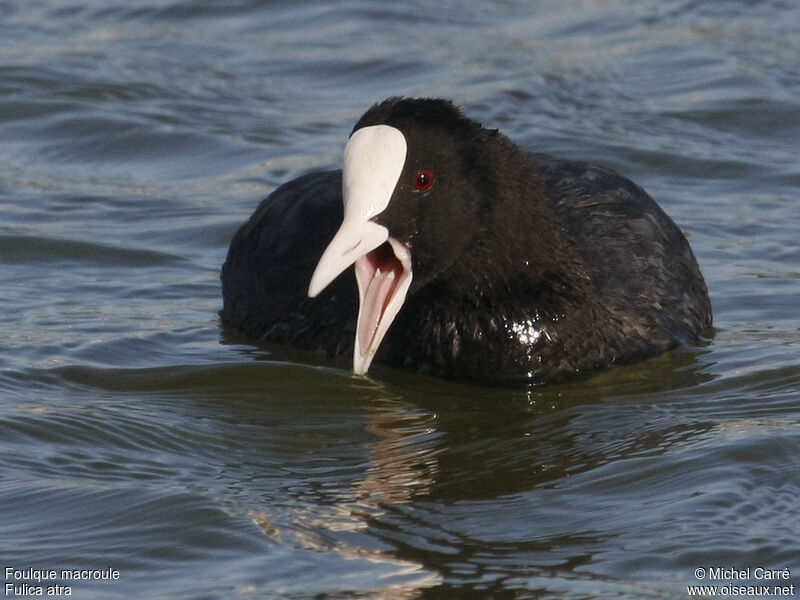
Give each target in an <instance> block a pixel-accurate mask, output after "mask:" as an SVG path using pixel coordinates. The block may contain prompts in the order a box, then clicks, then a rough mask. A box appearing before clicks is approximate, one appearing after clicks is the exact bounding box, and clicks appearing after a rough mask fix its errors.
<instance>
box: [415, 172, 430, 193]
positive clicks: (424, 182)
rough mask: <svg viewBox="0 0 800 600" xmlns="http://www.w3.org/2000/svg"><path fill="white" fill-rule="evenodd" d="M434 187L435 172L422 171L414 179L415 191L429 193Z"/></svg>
mask: <svg viewBox="0 0 800 600" xmlns="http://www.w3.org/2000/svg"><path fill="white" fill-rule="evenodd" d="M432 187H433V171H431V170H430V169H420V170H419V171H418V172H417V175H416V177H414V189H416V190H417V191H419V192H427V191H428V190H429V189H431V188H432Z"/></svg>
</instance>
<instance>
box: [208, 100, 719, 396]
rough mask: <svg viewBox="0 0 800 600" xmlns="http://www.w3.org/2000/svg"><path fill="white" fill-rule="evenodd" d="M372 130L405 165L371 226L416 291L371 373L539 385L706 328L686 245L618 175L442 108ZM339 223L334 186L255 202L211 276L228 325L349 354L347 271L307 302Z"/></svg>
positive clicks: (415, 110)
mask: <svg viewBox="0 0 800 600" xmlns="http://www.w3.org/2000/svg"><path fill="white" fill-rule="evenodd" d="M381 124H384V125H389V126H391V127H394V128H396V129H398V130H399V131H401V132H402V133H403V135H404V137H405V139H406V141H407V144H408V154H407V156H406V159H405V164H404V165H403V170H402V173H401V175H400V177H399V179H398V183H397V185H396V187H395V189H394V191H393V193H392V196H391V200H390V201H389V203H388V207H387V208H386V209H385V210H384V211H383V212H381V213H380V214H378V215H377V216H375V217H374V218H373V221H375V222H376V223H378V224H380V225H383V226H385V227H386V229H388V231H389V233H390V235H391V236H392V237H394V238H396V239H398V240H400V241H402V242H403V243H404V244H406V245H407V246H408V247H409V248H410V252H411V258H412V264H413V280H412V283H411V286H410V288H409V290H408V295H407V297H406V298H405V302H404V304H403V305H402V308H401V309H400V311H399V313H398V314H397V317H396V318H395V320H394V322H393V323H392V324H391V326H390V328H389V330H388V333H387V334H386V337H385V339H384V340H383V342H382V343H381V345H380V349H379V350H378V354H377V355H376V360H377V361H378V362H382V363H386V364H390V365H396V366H403V367H409V368H412V369H415V370H418V371H422V372H428V373H432V374H437V375H444V376H448V377H452V378H458V379H469V380H478V381H485V382H496V383H511V384H514V383H539V382H547V381H553V380H560V379H563V378H567V377H570V376H575V375H579V374H582V373H587V372H590V371H592V370H594V369H598V368H602V367H607V366H609V365H612V364H622V363H630V362H633V361H636V360H640V359H643V358H646V357H649V356H653V355H655V354H657V353H659V352H662V351H665V350H667V349H670V348H672V347H674V346H676V345H678V344H684V343H688V342H691V341H693V340H696V339H697V337H698V336H699V335H700V334H701V333H702V331H703V330H704V329H706V328H707V327H708V326H710V324H711V305H710V302H709V298H708V293H707V290H706V285H705V282H704V280H703V277H702V275H701V273H700V270H699V268H698V265H697V262H696V260H695V257H694V255H693V254H692V251H691V249H690V247H689V244H688V242H687V241H686V238H685V237H684V236H683V234H682V233H681V231H680V230H679V229H678V227H677V226H676V225H675V223H674V222H673V221H672V220H671V219H670V218H669V217H668V216H667V215H666V214H665V213H664V212H663V211H662V210H661V209H660V208H659V206H658V205H657V204H656V203H655V202H654V201H653V200H652V199H651V198H650V196H648V194H647V193H646V192H645V191H644V190H642V189H641V188H640V187H638V186H636V185H635V184H633V183H632V182H631V181H629V180H628V179H626V178H625V177H622V176H621V175H618V174H617V173H614V172H613V171H611V170H609V169H605V168H602V167H599V166H595V165H591V164H586V163H581V162H573V161H565V160H559V159H556V158H552V157H549V156H546V155H543V154H529V153H526V152H525V151H523V150H522V149H521V148H519V147H518V146H516V145H515V144H513V143H512V142H511V141H510V140H509V139H508V138H507V137H505V136H504V135H502V134H500V133H498V132H497V131H495V130H490V129H486V128H483V127H482V126H481V125H479V124H478V123H476V122H475V121H472V120H470V119H468V118H467V117H465V116H464V115H463V114H462V113H461V112H460V111H459V110H457V109H456V108H455V107H453V105H452V104H451V103H449V102H447V101H444V100H412V99H397V98H394V99H389V100H387V101H385V102H383V103H380V104H378V105H376V106H374V107H372V108H371V109H370V110H369V111H367V113H366V114H365V115H364V116H363V117H362V118H361V119H360V121H359V122H358V123H357V124H356V126H355V128H354V131H358V130H359V129H361V128H364V127H370V126H373V125H381ZM423 168H424V169H426V170H429V172H430V173H432V174H433V175H434V176H435V183H434V184H433V186H432V188H431V189H430V190H429V191H427V190H426V191H425V192H420V191H418V190H416V189H414V186H413V183H412V182H413V180H414V177H415V174H417V173H418V172H419V171H420V169H423ZM342 215H343V210H342V191H341V171H330V172H324V173H311V174H309V175H306V176H303V177H300V178H298V179H296V180H294V181H291V182H289V183H287V184H285V185H283V186H281V187H279V188H278V189H277V190H276V191H275V192H273V193H272V194H271V195H270V196H269V197H268V198H267V199H266V200H264V201H263V202H262V203H261V205H260V206H259V207H258V209H257V210H256V211H255V213H254V214H253V216H252V217H251V218H250V219H249V220H248V221H247V222H246V223H245V224H244V225H243V226H242V227H241V228H240V230H239V231H238V232H237V233H236V235H235V236H234V238H233V241H232V242H231V245H230V249H229V252H228V257H227V260H226V261H225V264H224V265H223V269H222V291H223V301H224V303H223V309H222V313H221V314H222V316H223V318H224V320H225V322H226V323H228V324H229V325H231V326H234V327H236V328H238V329H240V330H242V331H244V332H245V333H247V334H248V335H250V336H252V337H254V338H259V339H269V340H272V341H277V342H283V343H287V344H292V345H295V346H298V347H302V348H308V349H321V350H324V351H325V352H326V353H328V354H329V355H331V356H337V355H340V354H342V353H352V352H353V338H354V332H355V328H356V315H357V313H358V295H357V292H356V286H355V281H354V278H353V275H352V273H347V274H343V275H342V276H340V277H338V278H337V279H336V280H335V281H334V282H333V283H332V284H331V285H330V286H329V287H328V288H327V289H325V290H324V291H323V292H322V293H321V294H320V295H319V296H317V297H316V298H308V297H307V295H306V292H307V289H308V284H309V280H310V278H311V275H312V273H313V272H314V268H315V266H316V264H317V261H318V260H319V258H320V256H321V255H322V253H323V250H324V249H325V246H326V245H327V244H328V242H329V241H330V240H331V238H332V237H333V236H334V234H335V233H336V231H337V228H338V227H339V225H340V224H341V222H342ZM384 246H385V247H386V248H382V249H380V248H379V249H378V250H376V252H381V251H383V252H390V250H388V244H384Z"/></svg>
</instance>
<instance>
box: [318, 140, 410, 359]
mask: <svg viewBox="0 0 800 600" xmlns="http://www.w3.org/2000/svg"><path fill="white" fill-rule="evenodd" d="M405 154H406V143H405V138H404V136H403V135H402V133H400V131H398V130H397V129H395V128H393V127H389V126H387V125H376V126H371V127H365V128H363V129H359V130H357V131H356V132H355V133H353V135H352V136H351V138H350V141H349V142H348V144H347V147H346V148H345V155H344V166H343V169H342V197H343V200H344V220H343V221H342V225H341V227H339V231H337V232H336V235H335V236H333V239H332V240H331V243H330V244H329V245H328V247H327V248H326V249H325V252H323V253H322V257H321V258H320V259H319V263H317V268H316V269H315V270H314V274H313V275H312V277H311V282H310V284H309V286H308V295H309V296H310V297H312V298H313V297H315V296H316V295H317V294H319V293H320V292H321V291H322V290H324V289H325V288H326V287H327V286H328V284H330V282H331V281H333V280H334V279H335V278H336V277H337V276H338V275H339V274H340V273H342V271H344V270H345V269H347V268H348V267H349V266H350V265H352V264H355V271H356V281H357V282H358V299H359V305H358V321H357V323H356V339H355V348H354V350H353V372H355V373H356V374H357V375H363V374H364V373H366V372H367V370H368V369H369V365H370V363H372V359H373V358H374V357H375V353H376V352H377V351H378V348H379V347H380V344H381V342H382V341H383V338H384V336H385V335H386V332H387V331H388V330H389V326H390V325H391V324H392V321H394V318H395V317H396V316H397V313H398V312H399V311H400V307H402V306H403V302H405V298H406V294H407V293H408V287H409V286H410V285H411V275H412V273H411V254H410V251H409V249H408V247H407V246H406V245H405V244H403V243H401V242H399V241H398V240H396V239H394V238H392V237H390V236H389V230H388V229H386V227H384V226H383V225H379V224H378V223H375V222H374V221H372V220H371V219H372V217H374V216H375V215H377V214H378V213H380V212H381V211H382V210H384V209H385V208H386V206H387V205H388V203H389V200H390V198H391V196H392V191H393V190H394V187H395V185H396V184H397V180H398V178H399V177H400V172H401V171H402V168H403V163H404V161H405Z"/></svg>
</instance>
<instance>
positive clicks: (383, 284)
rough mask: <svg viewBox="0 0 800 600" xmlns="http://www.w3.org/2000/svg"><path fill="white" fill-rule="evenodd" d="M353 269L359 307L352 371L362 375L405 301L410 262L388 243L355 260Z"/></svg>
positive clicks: (404, 250)
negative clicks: (353, 367)
mask: <svg viewBox="0 0 800 600" xmlns="http://www.w3.org/2000/svg"><path fill="white" fill-rule="evenodd" d="M355 268H356V269H355V270H356V278H357V280H358V288H359V295H360V297H361V298H360V300H361V304H360V306H359V311H358V324H357V326H356V350H355V365H356V366H355V369H354V370H355V371H356V372H357V373H358V372H361V373H364V372H366V369H367V368H368V367H369V363H370V362H372V358H373V356H374V355H375V353H376V352H377V350H378V346H379V345H380V343H381V340H382V339H383V336H384V335H385V334H386V331H387V329H388V328H389V325H390V324H391V322H392V321H393V320H394V317H395V316H396V315H397V312H398V311H399V310H400V307H401V306H402V304H403V301H404V300H405V294H406V292H407V291H408V286H409V284H410V283H411V259H410V256H409V254H408V249H407V248H406V247H405V246H404V245H402V244H400V243H399V242H396V241H395V240H390V241H388V242H386V243H384V244H381V245H380V246H378V247H377V248H375V250H372V251H371V252H369V253H368V254H366V255H365V256H363V257H361V258H359V259H358V260H357V261H356V264H355Z"/></svg>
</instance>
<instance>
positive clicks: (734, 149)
mask: <svg viewBox="0 0 800 600" xmlns="http://www.w3.org/2000/svg"><path fill="white" fill-rule="evenodd" d="M798 23H800V5H797V4H796V3H794V2H781V1H778V0H773V1H763V2H757V3H752V2H745V1H735V0H727V1H724V2H713V3H712V2H690V1H686V0H661V1H655V0H653V1H646V2H634V1H632V0H631V1H622V0H619V1H613V0H610V1H601V0H594V1H592V0H588V1H577V0H576V1H566V2H558V3H555V2H541V3H528V2H511V1H505V2H482V1H475V2H469V3H457V2H450V1H446V2H442V3H439V4H437V5H435V6H434V5H431V4H430V3H421V2H396V3H370V2H357V1H355V0H343V1H340V2H332V3H327V4H320V3H313V2H297V1H295V2H289V1H285V0H278V1H275V2H268V3H267V2H263V3H259V2H251V1H245V0H239V1H229V2H224V3H223V2H212V1H211V0H174V1H171V2H158V1H156V0H142V1H140V2H135V3H131V2H122V1H118V0H103V1H100V0H96V1H92V0H72V1H66V0H65V1H63V2H61V1H59V2H46V1H44V0H41V1H37V0H28V1H24V2H23V1H21V0H20V1H11V2H4V3H0V282H2V285H1V286H0V515H2V519H0V567H2V569H3V571H2V573H3V577H4V581H3V584H4V586H5V585H7V584H11V586H12V587H11V588H10V591H9V588H6V587H4V588H3V589H4V593H5V596H6V597H33V596H32V595H31V594H30V593H29V592H30V590H29V589H28V590H27V591H25V590H21V592H20V593H17V592H15V589H17V588H15V587H14V586H21V585H22V584H27V585H31V584H34V585H35V584H37V582H36V581H35V580H31V579H30V577H31V576H32V575H33V574H32V572H30V570H29V569H31V568H33V569H41V570H50V569H52V570H56V571H58V576H59V579H58V580H57V581H55V582H42V583H43V584H44V585H45V589H44V590H43V591H44V593H46V591H47V590H46V587H47V585H48V584H52V583H55V584H58V585H62V586H66V585H69V586H70V588H71V590H70V591H71V592H72V597H73V598H80V599H100V598H103V599H108V598H134V597H148V598H175V599H182V598H187V599H189V598H192V599H194V598H209V599H217V598H220V599H222V598H225V599H227V598H239V597H241V598H292V599H300V598H312V597H324V598H373V597H375V598H492V597H496V598H548V597H553V598H620V597H622V598H683V597H689V591H688V590H687V586H690V585H697V584H701V585H706V584H707V585H717V586H718V587H719V588H720V590H718V594H719V595H722V593H723V592H724V590H722V588H723V587H724V586H726V585H728V586H730V585H731V584H737V583H738V584H743V582H742V581H735V580H732V579H731V577H732V576H731V575H730V574H729V575H728V576H720V577H718V578H716V579H711V578H710V577H711V575H710V573H711V572H712V571H711V570H712V569H717V568H736V569H747V568H750V569H751V573H750V575H751V579H750V581H749V582H744V584H750V585H762V584H768V585H773V584H784V585H786V586H790V585H796V586H798V589H797V590H795V592H794V593H795V595H798V594H800V535H799V534H800V500H798V497H800V317H799V316H798V310H797V308H798V306H799V304H798V298H799V297H800V242H798V239H800V238H798V233H797V232H798V231H800V210H798V204H797V203H798V190H800V159H799V158H798V148H799V147H800V100H798V99H800V29H798ZM396 94H402V95H410V96H443V97H448V98H452V99H453V100H455V101H456V102H457V103H458V104H460V105H462V106H463V107H464V109H465V110H466V112H467V113H468V114H469V115H471V116H473V117H475V118H477V119H479V120H481V121H482V122H484V123H485V124H486V125H487V126H490V127H499V128H500V129H501V130H502V131H504V132H505V133H506V134H508V135H509V136H510V137H511V138H512V139H514V140H515V141H517V142H518V143H520V144H521V145H523V146H524V147H526V148H529V149H530V150H533V151H541V152H549V153H552V154H556V155H560V156H564V157H568V158H581V159H587V160H591V161H595V162H599V163H601V164H604V165H606V166H609V167H611V168H614V169H616V170H618V171H620V172H622V173H624V174H625V175H627V176H629V177H630V178H632V179H633V180H635V181H636V182H637V183H639V184H640V185H642V186H644V187H645V188H646V189H647V190H648V191H649V192H650V193H651V195H652V196H654V197H655V198H656V199H657V200H658V202H659V203H660V204H661V205H662V206H663V207H664V209H665V210H666V211H667V212H668V213H669V214H670V215H671V216H672V217H673V219H674V220H675V221H676V222H677V223H678V224H679V225H680V226H681V227H682V228H683V230H684V231H685V232H686V234H687V236H688V237H689V240H690V242H691V244H692V247H693V249H694V251H695V254H696V255H697V258H698V261H699V263H700V265H701V268H702V270H703V272H704V274H705V276H706V280H707V283H708V286H709V289H710V292H711V297H712V302H713V305H714V310H715V329H714V332H713V335H712V336H711V337H710V338H709V339H708V340H706V341H704V342H703V343H702V344H700V345H698V346H695V347H691V348H683V349H679V350H677V351H675V352H672V353H669V354H666V355H663V356H660V357H657V358H655V359H653V360H650V361H647V362H645V363H643V364H640V365H635V366H631V367H624V368H618V369H614V370H611V371H608V372H604V373H602V374H599V375H597V376H595V377H593V378H591V379H588V380H586V381H582V382H578V383H573V384H565V385H558V386H550V387H540V388H533V389H530V390H503V389H488V388H480V387H471V386H466V385H459V384H457V383H451V382H444V381H437V380H431V379H428V378H425V377H422V376H417V375H413V374H410V373H407V372H404V371H397V370H392V369H388V368H385V367H380V366H377V367H376V368H374V369H373V370H371V373H370V375H371V376H370V378H354V377H352V376H351V375H350V374H349V373H348V372H347V371H346V370H344V369H342V368H341V366H340V365H332V364H327V363H325V362H324V361H322V360H321V359H320V358H319V357H318V356H314V355H311V356H309V355H307V354H304V353H302V352H298V351H293V350H291V349H287V348H281V347H278V346H264V345H253V344H251V343H250V342H249V341H248V340H246V339H243V338H242V337H241V336H240V335H238V334H236V332H233V331H229V330H224V329H222V327H221V325H220V323H219V320H218V317H217V311H218V310H219V308H220V306H221V298H220V288H219V280H218V274H219V268H220V265H221V264H222V262H223V260H224V258H225V253H226V250H227V245H228V243H229V241H230V238H231V237H232V235H233V233H234V232H235V230H236V228H237V227H238V226H239V224H241V223H242V222H243V221H244V220H245V219H246V218H247V217H248V216H249V214H250V213H251V212H252V211H253V209H254V208H255V207H256V205H257V204H258V202H259V200H260V199H261V198H262V197H264V196H265V195H267V194H268V193H269V192H270V191H271V190H272V189H274V188H275V187H276V186H277V185H279V184H280V183H281V182H283V181H286V180H287V179H290V178H293V177H295V176H297V175H300V174H302V173H304V172H307V171H309V170H312V169H317V168H326V169H327V168H335V167H337V166H339V164H340V161H341V152H342V149H343V147H344V143H345V141H346V138H347V135H348V133H349V131H350V129H351V128H352V125H353V123H354V122H355V120H356V119H357V118H358V116H359V115H360V114H361V113H362V112H363V111H364V110H365V109H366V108H367V107H368V106H369V105H370V104H372V103H373V102H375V101H378V100H380V99H383V98H385V97H387V96H389V95H396ZM759 567H761V568H767V569H784V568H786V569H788V570H789V577H788V579H786V580H782V581H779V582H777V581H765V580H763V579H757V578H756V576H755V574H754V573H755V570H756V569H757V568H759ZM6 568H10V569H11V571H10V572H6ZM698 568H703V569H706V570H707V571H706V574H705V576H704V577H703V578H701V579H698V577H697V576H696V574H695V570H696V569H698ZM26 569H28V572H27V574H26V573H25V570H26ZM61 569H84V570H96V571H98V572H100V571H102V570H108V569H111V570H116V571H118V573H119V578H118V579H115V580H86V579H83V580H73V581H67V580H65V579H64V578H61V576H60V575H61V574H60V570H61ZM15 570H17V571H18V573H17V574H16V575H15V573H14V571H15ZM9 573H10V574H9ZM26 577H27V579H26ZM728 591H729V592H730V589H729V590H728Z"/></svg>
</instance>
